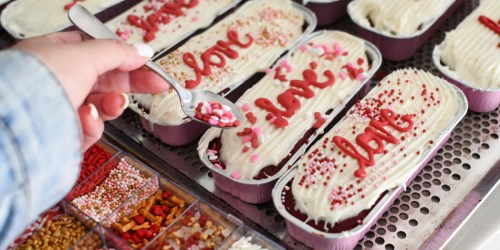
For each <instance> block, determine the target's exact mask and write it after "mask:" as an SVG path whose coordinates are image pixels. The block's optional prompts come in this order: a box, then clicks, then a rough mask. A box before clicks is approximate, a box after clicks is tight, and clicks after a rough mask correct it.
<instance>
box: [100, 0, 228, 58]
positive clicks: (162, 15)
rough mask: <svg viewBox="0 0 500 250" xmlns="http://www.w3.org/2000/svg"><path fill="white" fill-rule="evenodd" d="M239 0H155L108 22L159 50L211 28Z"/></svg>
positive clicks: (122, 35) (120, 33)
mask: <svg viewBox="0 0 500 250" xmlns="http://www.w3.org/2000/svg"><path fill="white" fill-rule="evenodd" d="M237 2H238V0H183V1H179V0H168V1H166V0H151V1H140V2H139V3H138V4H137V5H136V6H135V7H133V8H131V9H129V10H128V11H126V12H124V13H122V14H121V15H119V16H117V17H115V18H114V19H113V20H111V21H109V22H107V23H106V26H108V27H109V28H110V29H111V30H113V31H115V33H116V34H117V35H118V36H119V37H120V38H122V39H123V40H124V41H127V42H128V43H137V42H142V43H147V44H148V45H150V46H151V47H153V49H154V50H155V51H160V50H162V49H164V48H167V47H170V46H172V45H173V44H175V43H176V42H178V41H179V40H180V39H182V38H184V37H185V36H186V35H188V34H190V33H192V32H194V31H195V30H197V29H200V28H203V27H207V26H208V25H209V24H210V23H211V22H212V21H213V20H214V19H215V17H217V15H218V14H219V13H221V12H222V11H223V10H226V9H228V8H229V7H230V6H232V5H234V4H236V3H237Z"/></svg>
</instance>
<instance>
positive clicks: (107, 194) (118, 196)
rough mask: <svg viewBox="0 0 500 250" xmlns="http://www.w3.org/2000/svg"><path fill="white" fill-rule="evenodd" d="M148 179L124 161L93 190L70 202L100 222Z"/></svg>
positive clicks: (121, 160)
mask: <svg viewBox="0 0 500 250" xmlns="http://www.w3.org/2000/svg"><path fill="white" fill-rule="evenodd" d="M148 180H149V178H147V177H144V176H143V175H142V174H141V173H140V171H139V170H138V169H137V168H134V167H133V166H132V165H131V164H130V163H128V162H126V161H125V159H123V158H122V159H120V162H119V163H118V166H116V168H114V169H113V170H111V171H110V172H109V175H108V177H107V178H106V179H105V180H104V181H103V182H102V183H101V184H100V185H98V186H96V187H95V189H94V190H93V191H91V192H89V193H87V194H85V195H82V196H80V197H77V198H75V199H73V201H71V203H73V204H74V205H75V206H76V207H78V208H79V209H80V210H82V211H83V212H84V213H86V214H87V215H88V216H90V217H91V218H93V219H94V220H96V221H101V220H103V219H104V218H106V217H107V216H108V215H110V214H111V213H112V212H113V210H115V209H116V208H117V207H118V206H120V205H121V204H122V203H123V202H125V201H126V200H127V199H128V198H129V197H130V196H132V195H133V194H135V193H136V192H137V191H138V190H139V189H140V188H141V187H142V186H144V184H146V182H147V181H148Z"/></svg>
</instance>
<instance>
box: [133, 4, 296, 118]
mask: <svg viewBox="0 0 500 250" xmlns="http://www.w3.org/2000/svg"><path fill="white" fill-rule="evenodd" d="M303 19H304V17H303V15H302V13H301V12H300V11H299V10H297V9H295V8H293V7H292V4H291V1H290V0H276V1H264V0H257V1H250V2H247V3H245V4H244V5H243V6H241V7H240V8H239V9H238V10H237V11H235V12H234V13H232V14H231V15H230V16H228V17H226V18H224V19H223V20H222V21H220V22H218V23H217V24H215V25H214V26H212V27H211V28H210V29H208V30H207V31H205V32H204V33H202V34H200V35H197V36H195V37H193V38H191V39H190V40H189V41H188V42H186V43H185V44H184V45H182V46H181V47H180V48H178V49H177V50H175V51H173V52H172V53H170V54H168V55H167V56H165V57H163V58H162V59H160V60H159V61H158V62H157V63H158V64H159V65H161V66H162V67H163V68H164V69H165V70H166V71H167V72H168V73H170V74H172V76H173V77H174V78H176V79H177V80H178V81H179V82H180V83H181V84H185V81H186V80H192V79H195V78H196V75H195V71H194V70H193V69H192V68H190V67H189V66H187V65H186V64H185V63H184V61H183V59H182V58H183V55H184V54H185V53H187V52H190V53H192V54H193V55H194V56H195V58H196V61H197V64H198V65H201V66H200V67H203V64H202V63H201V60H200V55H201V54H202V53H203V52H205V51H206V50H207V49H208V48H210V47H212V46H214V45H216V44H217V41H218V40H220V41H228V38H227V32H228V31H229V30H236V31H237V32H238V38H239V40H240V41H241V42H242V43H247V42H248V41H249V39H248V38H247V37H246V36H245V34H249V35H251V36H252V37H253V39H254V41H253V43H252V44H251V45H250V47H248V48H241V47H238V46H235V45H233V46H231V49H234V50H235V51H236V52H237V53H238V54H239V55H238V57H237V58H234V59H230V58H227V57H224V58H225V61H226V65H225V67H223V68H218V67H211V71H212V72H213V74H212V75H211V76H207V77H205V76H203V77H202V80H201V83H200V84H199V85H198V86H197V87H196V88H202V89H208V90H211V91H213V92H215V93H218V92H220V91H222V90H224V89H226V88H228V87H231V86H233V85H235V84H239V83H241V82H242V81H244V80H246V79H248V78H249V77H250V76H252V75H253V74H254V73H255V72H258V71H263V70H264V69H265V68H266V67H267V66H269V65H271V64H272V63H273V62H274V61H275V60H276V58H277V57H278V56H279V55H280V54H281V53H283V51H285V50H286V48H287V47H288V46H290V45H291V44H292V43H293V42H295V41H296V40H297V39H298V37H299V36H300V35H301V34H302V24H303V21H304V20H303ZM211 59H212V61H215V62H218V59H217V58H216V57H215V56H212V58H211ZM132 99H133V100H136V101H138V102H139V103H140V104H141V105H143V106H145V107H146V108H147V109H149V111H150V112H149V114H146V113H144V112H141V110H139V109H138V108H137V107H136V106H135V105H133V103H134V101H132V102H131V104H132V105H131V108H133V109H135V110H136V111H137V112H139V113H141V114H142V115H143V116H144V117H145V118H146V119H148V120H149V121H150V122H152V123H157V124H160V125H180V124H182V123H183V122H185V121H184V120H183V119H184V118H185V114H184V112H182V109H181V107H180V103H179V99H178V97H177V94H176V93H175V92H173V90H171V91H167V92H165V93H161V94H156V95H149V94H140V95H139V94H134V95H132Z"/></svg>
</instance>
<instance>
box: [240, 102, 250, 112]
mask: <svg viewBox="0 0 500 250" xmlns="http://www.w3.org/2000/svg"><path fill="white" fill-rule="evenodd" d="M241 109H242V110H243V111H249V110H250V105H248V104H247V103H245V104H243V105H242V106H241Z"/></svg>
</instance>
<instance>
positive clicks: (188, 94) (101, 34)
mask: <svg viewBox="0 0 500 250" xmlns="http://www.w3.org/2000/svg"><path fill="white" fill-rule="evenodd" d="M68 17H69V19H70V20H71V22H72V23H73V24H74V25H75V26H76V27H78V28H79V29H80V30H82V31H83V32H85V33H86V34H87V35H89V36H91V37H93V38H95V39H115V40H118V41H122V40H121V39H120V38H119V37H118V36H117V35H115V33H114V32H112V31H111V30H109V29H108V27H106V26H105V25H104V24H103V23H102V22H101V21H100V20H99V19H97V18H96V17H95V16H94V15H92V14H91V13H90V12H89V11H88V10H87V9H85V7H83V6H81V5H79V4H75V5H74V6H73V7H72V8H71V9H70V10H69V12H68ZM145 66H146V67H148V68H149V69H150V70H152V71H153V72H155V73H156V74H158V75H159V76H161V77H162V78H163V79H165V80H166V81H167V82H168V83H169V84H170V85H171V86H172V87H173V88H174V89H175V91H176V92H177V94H178V95H179V99H180V102H181V107H182V110H183V111H184V113H186V115H187V116H189V117H191V118H192V119H193V120H195V121H198V122H201V123H205V124H208V125H210V126H215V127H220V128H233V127H221V126H218V125H217V124H211V123H208V122H206V121H204V120H201V119H198V118H196V117H195V114H196V107H197V105H198V104H199V103H200V102H206V101H210V102H217V103H220V104H222V105H226V106H228V107H229V108H231V112H232V113H233V114H234V115H235V117H236V119H237V120H239V121H242V120H243V113H242V112H241V111H240V109H239V108H238V106H236V105H235V104H234V103H233V102H231V101H229V100H228V99H226V98H224V97H222V96H220V95H218V94H216V93H213V92H210V91H207V90H187V89H185V88H184V87H182V86H181V85H180V84H179V82H177V80H176V79H174V78H173V77H172V76H170V75H169V74H168V73H167V72H165V71H164V70H163V69H162V68H160V67H159V66H158V65H156V64H155V63H154V62H153V61H151V60H149V61H148V62H147V63H146V64H145Z"/></svg>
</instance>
